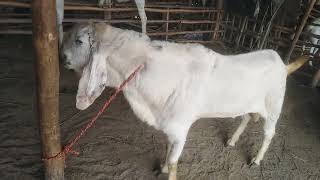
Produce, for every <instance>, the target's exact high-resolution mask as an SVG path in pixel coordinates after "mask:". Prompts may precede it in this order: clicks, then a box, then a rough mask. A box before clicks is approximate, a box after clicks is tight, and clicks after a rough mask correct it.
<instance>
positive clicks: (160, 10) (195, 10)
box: [0, 1, 220, 13]
mask: <svg viewBox="0 0 320 180" xmlns="http://www.w3.org/2000/svg"><path fill="white" fill-rule="evenodd" d="M0 5H4V6H11V7H20V8H30V7H31V6H30V4H29V3H20V2H12V1H4V2H2V1H0ZM64 10H65V11H74V10H80V11H107V12H125V11H137V8H136V7H119V8H117V7H114V8H100V7H95V6H81V5H78V6H76V5H66V6H64ZM145 11H146V12H158V13H166V12H167V8H161V7H156V8H149V7H146V8H145ZM219 11H220V10H216V9H208V8H193V9H188V8H186V9H180V8H170V9H169V12H170V13H203V12H219Z"/></svg>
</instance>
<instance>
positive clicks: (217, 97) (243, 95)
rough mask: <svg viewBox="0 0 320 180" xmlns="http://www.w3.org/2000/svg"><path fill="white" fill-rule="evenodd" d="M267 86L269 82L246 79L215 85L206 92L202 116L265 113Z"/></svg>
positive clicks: (225, 81) (226, 80) (201, 110)
mask: <svg viewBox="0 0 320 180" xmlns="http://www.w3.org/2000/svg"><path fill="white" fill-rule="evenodd" d="M270 81H271V80H270ZM267 84H269V82H268V81H261V80H256V79H254V78H247V79H246V78H244V79H242V81H241V80H236V81H233V80H230V79H229V81H228V79H225V80H224V81H223V82H221V81H219V83H218V82H217V83H216V84H215V83H213V84H212V85H211V86H209V87H208V88H207V89H205V90H204V93H203V97H202V98H203V102H204V103H203V106H201V109H200V112H201V113H200V116H201V117H202V118H204V117H221V118H223V117H236V116H240V115H243V114H247V113H251V112H257V113H259V112H263V111H265V109H264V107H265V106H264V101H265V97H266V93H267V91H268V85H267Z"/></svg>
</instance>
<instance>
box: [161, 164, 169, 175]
mask: <svg viewBox="0 0 320 180" xmlns="http://www.w3.org/2000/svg"><path fill="white" fill-rule="evenodd" d="M161 172H162V173H165V174H168V173H169V168H168V165H161Z"/></svg>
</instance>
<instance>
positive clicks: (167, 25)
mask: <svg viewBox="0 0 320 180" xmlns="http://www.w3.org/2000/svg"><path fill="white" fill-rule="evenodd" d="M169 13H170V12H169V9H167V12H166V20H167V22H166V41H167V40H168V32H169V16H170V14H169Z"/></svg>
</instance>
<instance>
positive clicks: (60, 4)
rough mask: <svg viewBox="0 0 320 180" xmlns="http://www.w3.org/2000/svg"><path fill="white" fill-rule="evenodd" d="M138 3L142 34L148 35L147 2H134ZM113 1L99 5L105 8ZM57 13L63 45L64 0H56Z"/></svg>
mask: <svg viewBox="0 0 320 180" xmlns="http://www.w3.org/2000/svg"><path fill="white" fill-rule="evenodd" d="M116 1H117V2H118V3H124V2H129V1H130V0H116ZM134 2H135V3H136V6H137V9H138V13H139V16H140V19H141V28H142V33H144V34H146V33H147V20H148V19H147V15H146V12H145V10H144V7H145V0H134ZM110 3H111V0H98V5H99V6H103V5H104V4H110ZM56 11H57V28H58V33H59V45H61V44H62V41H63V25H62V21H63V17H64V0H56Z"/></svg>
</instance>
